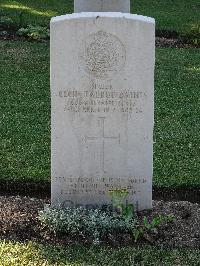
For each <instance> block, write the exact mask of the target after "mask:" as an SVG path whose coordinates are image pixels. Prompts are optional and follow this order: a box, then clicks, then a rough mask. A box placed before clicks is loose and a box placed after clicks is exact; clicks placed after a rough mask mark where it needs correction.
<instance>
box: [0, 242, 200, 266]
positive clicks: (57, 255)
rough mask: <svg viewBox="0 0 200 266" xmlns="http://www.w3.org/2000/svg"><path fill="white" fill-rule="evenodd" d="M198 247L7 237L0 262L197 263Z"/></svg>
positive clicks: (17, 265)
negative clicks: (116, 246) (71, 242)
mask: <svg viewBox="0 0 200 266" xmlns="http://www.w3.org/2000/svg"><path fill="white" fill-rule="evenodd" d="M199 263H200V250H194V249H193V250H184V249H183V250H177V249H174V250H169V249H165V250H164V249H159V248H155V247H145V248H135V247H122V248H119V249H113V248H111V247H108V246H104V247H97V246H81V245H69V246H67V247H58V246H50V245H45V246H44V245H39V244H35V243H33V242H29V243H27V244H22V243H14V242H10V241H1V242H0V265H4V266H23V265H24V266H25V265H31V266H34V265H35V266H36V265H45V266H50V265H54V266H64V265H70V266H72V265H76V266H78V265H93V266H95V265H98V266H99V265H109V266H111V265H115V266H117V265H119V266H121V265H124V266H126V265H155V266H157V265H166V266H167V265H170V266H171V265H183V266H185V265H199Z"/></svg>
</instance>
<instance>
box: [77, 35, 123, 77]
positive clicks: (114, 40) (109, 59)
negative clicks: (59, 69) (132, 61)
mask: <svg viewBox="0 0 200 266" xmlns="http://www.w3.org/2000/svg"><path fill="white" fill-rule="evenodd" d="M79 58H80V64H81V66H82V67H83V69H84V71H85V72H86V73H87V74H88V75H90V76H93V77H94V78H97V79H109V78H111V77H112V76H114V75H115V74H117V73H118V72H119V71H120V70H121V69H122V68H123V67H124V64H125V60H126V52H125V47H124V45H123V43H122V42H121V41H120V40H119V38H118V37H116V36H115V35H113V34H110V33H106V32H104V31H98V32H97V33H95V34H91V35H89V36H88V38H87V39H86V40H85V41H84V44H82V49H81V51H80V54H79Z"/></svg>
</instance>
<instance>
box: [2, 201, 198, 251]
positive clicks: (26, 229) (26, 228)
mask: <svg viewBox="0 0 200 266" xmlns="http://www.w3.org/2000/svg"><path fill="white" fill-rule="evenodd" d="M45 203H49V199H36V198H30V197H20V196H8V197H5V196H1V197H0V239H6V240H12V241H30V240H31V241H34V242H37V243H43V244H47V243H48V244H61V245H66V244H77V243H83V244H89V245H90V244H91V242H90V240H83V239H81V238H80V237H77V236H76V237H70V236H55V235H54V234H53V233H51V232H50V231H48V229H45V228H44V227H42V226H41V224H40V222H39V221H38V211H39V210H42V209H43V208H44V204H45ZM159 214H161V215H169V214H172V215H173V216H174V220H173V221H172V222H169V223H167V224H166V223H164V224H163V225H160V226H159V227H158V230H157V233H156V234H155V232H154V234H153V235H152V236H151V238H150V242H149V243H148V241H146V242H145V241H142V242H139V243H138V244H137V245H139V246H145V245H146V244H151V245H153V246H157V247H164V248H197V249H200V226H199V225H200V204H197V203H190V202H186V201H179V202H164V201H162V200H161V201H154V202H153V209H152V211H146V212H143V213H141V214H140V215H139V216H140V217H141V218H142V216H144V215H146V216H147V217H149V218H150V219H151V218H152V217H155V216H158V215H159ZM107 243H108V244H110V245H111V246H114V247H116V246H125V245H126V246H129V245H131V246H133V245H136V244H133V241H132V239H131V236H128V235H127V234H126V235H120V237H119V236H113V237H111V238H108V239H106V240H105V243H104V244H107Z"/></svg>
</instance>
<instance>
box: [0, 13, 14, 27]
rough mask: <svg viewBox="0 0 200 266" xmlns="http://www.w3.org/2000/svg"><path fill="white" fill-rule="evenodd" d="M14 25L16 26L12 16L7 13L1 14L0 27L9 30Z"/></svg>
mask: <svg viewBox="0 0 200 266" xmlns="http://www.w3.org/2000/svg"><path fill="white" fill-rule="evenodd" d="M13 27H14V21H13V20H12V19H11V18H10V17H8V16H6V15H1V16H0V29H2V30H8V29H10V28H13Z"/></svg>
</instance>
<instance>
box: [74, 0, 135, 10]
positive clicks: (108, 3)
mask: <svg viewBox="0 0 200 266" xmlns="http://www.w3.org/2000/svg"><path fill="white" fill-rule="evenodd" d="M74 12H122V13H130V0H75V1H74Z"/></svg>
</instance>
